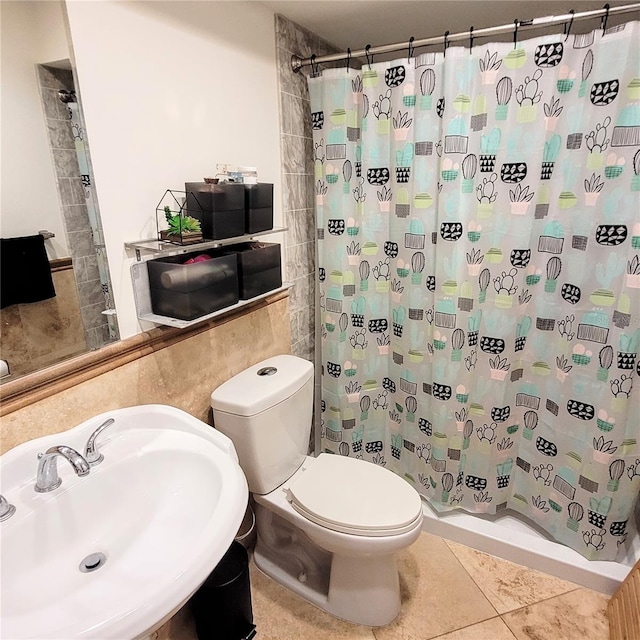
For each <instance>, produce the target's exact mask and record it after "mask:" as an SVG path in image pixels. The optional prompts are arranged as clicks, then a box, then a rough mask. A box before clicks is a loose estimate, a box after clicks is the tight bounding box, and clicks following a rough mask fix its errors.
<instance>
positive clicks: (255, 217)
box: [244, 182, 273, 233]
mask: <svg viewBox="0 0 640 640" xmlns="http://www.w3.org/2000/svg"><path fill="white" fill-rule="evenodd" d="M244 201H245V228H244V230H245V233H258V232H259V231H269V229H273V185H272V184H269V183H268V182H260V183H258V184H245V185H244Z"/></svg>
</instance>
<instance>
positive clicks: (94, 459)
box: [84, 418, 115, 467]
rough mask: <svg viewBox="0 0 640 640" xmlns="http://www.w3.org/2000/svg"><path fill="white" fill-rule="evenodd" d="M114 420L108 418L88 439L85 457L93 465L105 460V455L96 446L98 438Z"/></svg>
mask: <svg viewBox="0 0 640 640" xmlns="http://www.w3.org/2000/svg"><path fill="white" fill-rule="evenodd" d="M114 422H115V420H114V419H113V418H108V419H107V420H105V421H104V422H103V423H102V424H101V425H100V426H99V427H98V428H97V429H96V430H95V431H94V432H93V433H92V434H91V435H90V436H89V439H88V440H87V446H86V447H85V449H84V457H85V459H86V461H87V462H88V463H89V464H90V465H91V466H92V467H94V466H95V465H97V464H100V463H101V462H102V461H103V460H104V456H103V455H102V454H101V453H100V452H99V451H98V448H97V446H96V439H97V438H98V436H99V435H100V434H101V433H102V432H103V431H104V430H105V429H106V428H107V427H109V426H111V425H112V424H113V423H114Z"/></svg>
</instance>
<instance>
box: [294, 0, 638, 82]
mask: <svg viewBox="0 0 640 640" xmlns="http://www.w3.org/2000/svg"><path fill="white" fill-rule="evenodd" d="M639 10H640V3H635V4H625V5H621V6H618V7H609V6H608V5H605V6H604V8H602V9H594V10H593V11H581V12H580V13H566V14H564V15H561V16H546V17H544V18H534V19H532V20H515V21H514V22H512V23H509V24H503V25H501V26H499V27H487V28H485V29H474V28H473V27H471V29H470V30H468V31H460V32H458V33H451V34H445V35H442V36H435V37H433V38H424V39H422V40H415V39H413V40H411V42H398V43H396V44H385V45H381V46H379V47H372V46H370V45H367V48H365V49H360V50H358V51H351V52H350V53H349V52H342V53H331V54H328V55H326V56H312V57H311V58H300V57H299V56H296V55H293V56H291V68H292V69H293V70H294V71H296V72H297V71H300V69H301V68H302V67H307V66H310V65H312V64H313V65H315V64H320V63H322V62H336V61H338V60H347V59H349V58H359V57H362V56H373V55H375V54H378V53H391V52H392V51H401V50H402V49H407V48H409V47H411V48H412V49H417V48H418V47H426V46H428V45H433V44H444V43H445V42H446V43H450V42H456V41H460V40H468V39H469V37H471V36H473V38H474V39H475V38H482V37H483V36H494V35H501V34H504V33H511V32H514V31H516V32H517V31H520V30H523V31H524V30H525V29H535V28H540V27H546V26H549V25H554V24H562V23H567V22H571V21H573V20H587V19H589V18H599V17H602V18H605V17H609V16H612V15H616V14H621V13H633V12H634V11H639ZM605 26H606V22H605Z"/></svg>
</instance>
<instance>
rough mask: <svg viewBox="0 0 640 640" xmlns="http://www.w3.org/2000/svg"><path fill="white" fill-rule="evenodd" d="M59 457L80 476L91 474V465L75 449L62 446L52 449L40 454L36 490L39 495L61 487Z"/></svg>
mask: <svg viewBox="0 0 640 640" xmlns="http://www.w3.org/2000/svg"><path fill="white" fill-rule="evenodd" d="M58 456H62V457H63V458H64V459H65V460H67V462H69V464H70V465H71V466H72V467H73V470H74V471H75V472H76V475H78V476H86V475H87V474H88V473H89V464H88V463H87V461H86V460H85V459H84V457H83V456H81V455H80V454H79V453H78V452H77V451H76V450H75V449H72V448H71V447H67V446H65V445H60V446H59V447H51V448H50V449H47V451H46V452H45V453H39V454H38V459H39V460H40V462H39V464H38V476H37V478H36V486H35V490H36V491H37V492H38V493H47V492H48V491H53V490H54V489H56V488H57V487H59V486H60V484H61V482H62V480H61V479H60V476H58V466H57V462H58Z"/></svg>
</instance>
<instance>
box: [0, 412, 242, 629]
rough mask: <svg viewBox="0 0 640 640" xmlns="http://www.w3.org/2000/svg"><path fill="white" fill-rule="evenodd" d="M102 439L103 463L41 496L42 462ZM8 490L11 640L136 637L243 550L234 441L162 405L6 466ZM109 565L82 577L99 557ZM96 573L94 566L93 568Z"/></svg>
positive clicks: (6, 623)
mask: <svg viewBox="0 0 640 640" xmlns="http://www.w3.org/2000/svg"><path fill="white" fill-rule="evenodd" d="M108 418H114V420H115V422H114V423H113V424H112V425H111V426H110V427H108V428H107V429H106V430H105V431H104V432H103V433H102V434H101V435H100V436H99V438H98V449H99V450H100V452H101V453H103V454H104V461H103V462H102V463H101V464H99V465H97V466H95V467H91V471H90V473H89V475H87V476H85V477H78V476H76V475H75V473H74V472H73V469H72V468H71V466H70V465H69V464H68V463H67V461H66V460H64V459H62V458H60V457H58V471H59V474H60V478H61V479H62V484H61V485H60V487H58V488H57V489H55V490H53V491H51V492H50V493H36V492H35V491H34V485H35V476H36V470H37V464H38V462H37V454H38V453H39V452H42V451H45V450H46V449H48V448H49V447H51V446H55V445H62V444H64V445H67V446H70V447H73V448H74V449H76V450H77V451H79V452H80V453H83V451H84V446H85V443H86V441H87V438H88V437H89V435H90V434H91V433H92V432H93V431H94V430H95V429H96V428H97V427H98V426H99V425H100V424H102V423H103V422H104V421H105V420H107V419H108ZM0 482H1V485H0V493H2V495H4V496H5V498H7V500H8V501H9V502H10V503H11V504H13V505H15V507H16V512H15V514H14V515H13V516H12V517H11V518H10V519H8V520H6V521H4V522H1V523H0V542H1V544H0V586H1V590H2V594H1V598H0V604H1V610H0V635H1V636H2V638H6V639H7V640H17V639H19V638H33V639H36V638H37V639H38V640H42V639H43V638H46V639H47V640H55V639H64V640H71V639H72V638H83V639H85V638H87V639H89V638H96V639H97V638H100V640H106V639H108V638H113V639H114V640H116V639H117V640H124V639H125V638H136V637H139V636H142V635H144V634H146V633H149V632H151V631H153V630H154V629H156V628H157V627H159V626H160V625H161V624H162V623H163V622H164V621H166V620H167V619H168V618H169V617H170V616H171V615H173V614H174V613H175V612H176V611H177V610H178V609H179V608H180V607H181V606H182V605H183V604H184V603H185V602H186V601H187V600H188V599H189V597H190V596H191V595H192V594H193V593H194V592H195V591H196V590H197V588H198V587H199V586H200V584H201V583H202V582H203V581H204V580H205V579H206V578H207V576H208V575H209V574H210V573H211V571H212V570H213V569H214V567H215V566H216V564H217V563H218V562H219V561H220V559H221V558H222V556H223V555H224V553H225V552H226V550H227V549H228V547H229V545H230V544H231V542H232V541H233V539H234V537H235V535H236V533H237V531H238V527H239V526H240V523H241V521H242V518H243V516H244V512H245V508H246V505H247V499H248V490H247V483H246V480H245V477H244V474H243V473H242V470H241V469H240V466H239V464H238V458H237V455H236V452H235V449H234V447H233V444H232V443H231V441H230V440H229V439H228V438H227V437H226V436H224V435H223V434H221V433H220V432H218V431H216V430H214V429H212V428H211V427H210V426H208V425H206V424H204V423H203V422H201V421H200V420H197V419H196V418H194V417H192V416H191V415H189V414H187V413H185V412H183V411H181V410H179V409H175V408H172V407H168V406H163V405H146V406H137V407H132V408H129V409H119V410H116V411H110V412H108V413H104V414H101V415H99V416H96V417H95V418H91V419H90V420H87V421H86V422H83V423H82V424H80V425H78V426H77V427H74V428H73V429H71V430H69V431H65V432H64V433H59V434H54V435H50V436H46V437H44V438H38V439H35V440H31V441H29V442H26V443H25V444H22V445H20V446H18V447H16V448H14V449H12V450H10V451H8V452H7V453H5V454H4V455H3V456H1V457H0ZM95 553H99V554H104V560H103V562H102V563H101V564H100V565H99V568H97V569H94V570H92V571H89V572H85V571H81V570H80V564H81V562H82V561H83V559H85V558H86V557H87V556H89V555H90V554H95ZM90 564H92V563H90Z"/></svg>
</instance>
